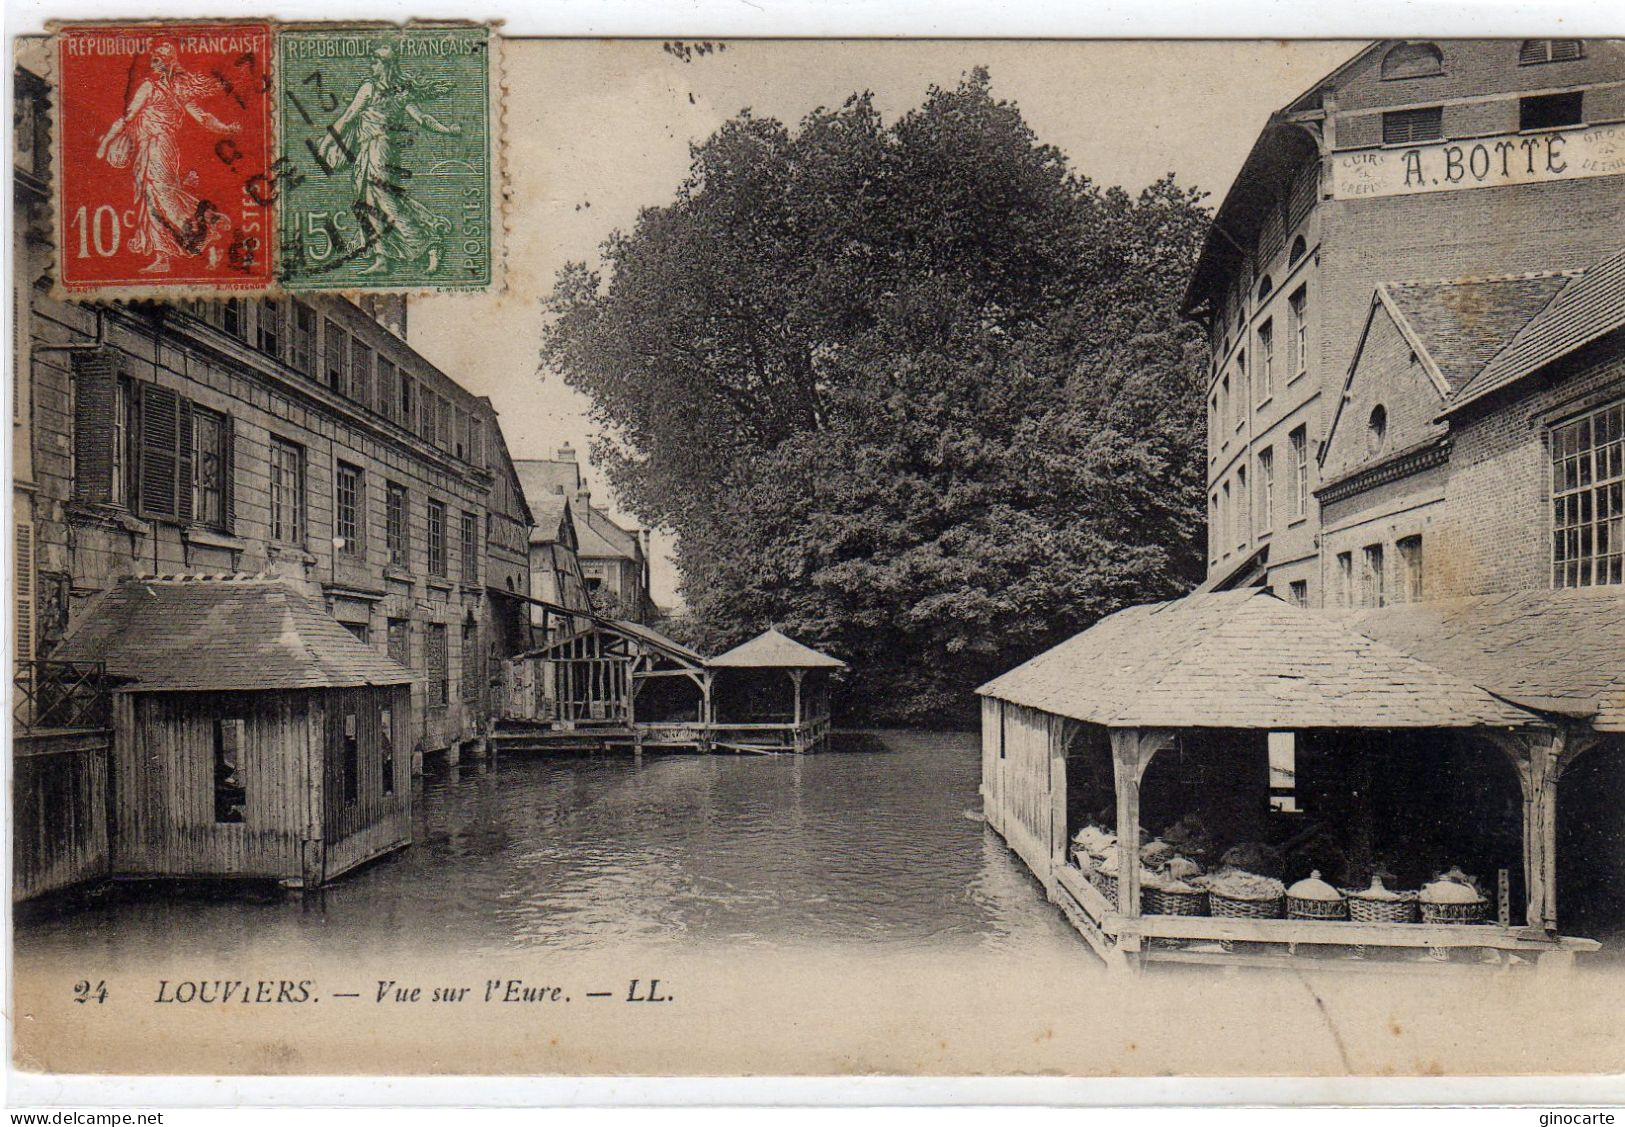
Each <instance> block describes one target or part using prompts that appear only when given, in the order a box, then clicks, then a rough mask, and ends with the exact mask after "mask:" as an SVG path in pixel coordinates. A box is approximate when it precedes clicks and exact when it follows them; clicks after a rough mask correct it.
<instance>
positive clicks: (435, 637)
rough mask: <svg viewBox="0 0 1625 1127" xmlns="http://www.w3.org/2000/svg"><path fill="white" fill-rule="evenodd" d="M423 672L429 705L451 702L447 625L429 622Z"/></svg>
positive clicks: (437, 705)
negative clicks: (448, 679) (447, 655)
mask: <svg viewBox="0 0 1625 1127" xmlns="http://www.w3.org/2000/svg"><path fill="white" fill-rule="evenodd" d="M423 672H424V679H425V680H426V681H427V682H428V692H429V701H428V703H429V707H430V708H444V707H446V705H447V704H448V703H450V699H451V698H450V692H449V686H447V684H446V677H447V668H446V625H445V623H443V622H431V623H429V625H428V627H427V629H426V632H425V634H424V638H423Z"/></svg>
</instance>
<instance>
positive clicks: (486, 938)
mask: <svg viewBox="0 0 1625 1127" xmlns="http://www.w3.org/2000/svg"><path fill="white" fill-rule="evenodd" d="M979 774H980V758H979V755H978V749H977V743H976V738H975V736H974V735H970V734H964V733H936V732H930V733H928V732H884V733H865V734H858V733H852V734H841V735H837V736H836V737H835V738H834V740H833V741H832V746H831V747H830V749H829V750H828V751H827V752H825V753H822V754H817V755H809V756H772V757H758V756H742V757H736V756H724V755H716V756H689V755H684V756H675V755H666V756H656V755H649V756H645V757H643V758H642V759H641V760H639V761H634V759H633V758H632V757H631V756H627V755H622V756H617V757H596V758H570V759H555V758H536V757H530V756H525V755H522V754H511V755H507V756H502V757H499V758H497V759H496V760H494V761H489V762H484V761H465V762H464V763H463V764H462V765H461V766H460V767H451V768H448V767H445V766H442V765H439V764H437V763H435V762H434V761H432V760H431V762H430V765H429V768H428V773H427V774H426V775H425V777H424V778H423V779H422V780H420V781H419V783H418V784H417V785H418V786H419V787H420V789H419V790H418V792H417V793H416V794H415V796H414V810H415V822H416V824H415V826H414V831H413V844H412V845H411V846H410V847H409V848H407V849H404V850H401V851H399V852H397V853H395V854H393V855H391V856H388V857H385V858H383V859H381V860H380V861H377V862H375V863H373V864H372V865H369V866H367V867H366V868H364V869H362V870H359V871H357V872H354V873H351V874H349V875H347V876H345V877H343V878H341V879H340V880H338V881H336V882H335V883H334V884H332V885H331V886H330V887H328V888H327V889H325V890H323V891H321V892H320V893H314V894H310V895H305V896H300V895H297V894H290V895H284V894H280V893H276V894H270V895H267V894H264V893H263V892H262V893H258V894H256V893H254V892H251V891H249V890H246V889H235V890H230V891H227V892H225V893H224V894H223V893H222V891H221V890H220V889H217V888H194V889H189V890H183V891H181V892H179V893H177V891H175V890H173V889H170V888H166V887H163V886H152V885H136V886H121V887H117V888H114V889H112V890H103V891H101V892H99V893H97V894H95V895H93V896H89V897H78V898H70V899H67V900H61V901H57V902H55V903H54V904H52V905H47V906H45V907H44V908H43V909H40V908H35V909H33V910H31V911H29V912H26V913H25V914H24V918H23V919H22V920H21V921H20V923H19V927H18V931H17V943H18V951H19V954H23V955H25V956H26V954H28V953H31V952H32V953H37V954H47V953H48V954H50V955H95V956H97V957H98V959H99V961H102V962H105V963H106V964H109V965H127V964H130V963H137V964H139V963H145V962H147V961H149V960H151V959H152V958H154V957H158V958H164V959H174V958H176V957H180V956H185V955H189V954H206V955H208V956H210V957H211V958H215V957H226V958H230V957H232V956H234V955H245V956H246V955H253V956H256V957H264V956H265V955H266V954H267V953H268V952H270V951H275V952H277V953H278V954H282V955H297V954H309V955H317V956H320V955H328V956H331V955H333V954H335V953H345V954H347V955H354V954H368V955H371V954H390V953H394V952H415V951H422V950H425V949H430V950H440V951H445V950H455V951H459V952H462V953H464V954H478V953H522V952H526V951H534V950H539V949H546V950H550V951H559V952H588V951H604V950H610V949H616V948H636V949H651V948H653V949H664V950H667V951H673V952H674V953H679V954H680V953H681V951H682V949H683V948H694V949H705V950H709V951H716V950H718V949H723V948H731V947H746V948H757V949H761V948H775V947H784V948H789V947H817V948H825V949H828V948H830V947H831V946H832V945H865V946H872V947H880V948H887V949H890V950H892V951H896V952H917V953H931V952H939V951H965V950H967V949H969V950H976V949H981V950H989V949H992V950H1003V951H1009V952H1011V953H1018V952H1024V953H1027V954H1038V953H1062V954H1064V953H1068V952H1070V953H1072V954H1073V955H1074V956H1076V955H1080V954H1081V953H1082V952H1081V950H1080V948H1082V946H1083V942H1082V940H1081V939H1080V938H1079V937H1078V936H1077V935H1076V933H1074V932H1073V931H1071V929H1070V928H1069V927H1068V926H1067V925H1066V923H1065V922H1064V920H1063V919H1062V918H1061V916H1060V913H1059V912H1057V911H1056V909H1055V908H1054V907H1053V906H1052V905H1050V904H1048V903H1046V901H1045V900H1044V896H1043V891H1042V889H1041V887H1040V886H1039V885H1038V883H1037V882H1036V881H1034V880H1033V879H1032V878H1031V876H1029V875H1028V874H1027V873H1026V871H1025V870H1024V869H1023V868H1022V867H1021V865H1020V863H1019V862H1018V861H1017V860H1016V858H1015V857H1014V856H1013V855H1012V854H1011V853H1010V852H1009V851H1008V850H1007V849H1006V848H1005V847H1004V845H1003V844H1002V843H1001V842H1000V841H999V840H998V838H997V837H996V836H995V835H994V834H993V833H992V832H991V831H989V830H988V829H987V828H986V826H985V825H984V824H983V822H982V819H981V814H980V809H981V799H980V797H979V795H978V794H977V785H978V781H979Z"/></svg>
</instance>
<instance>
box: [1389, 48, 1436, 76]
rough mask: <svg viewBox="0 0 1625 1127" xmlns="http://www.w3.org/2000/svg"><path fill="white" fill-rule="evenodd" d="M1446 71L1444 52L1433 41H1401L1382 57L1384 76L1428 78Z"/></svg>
mask: <svg viewBox="0 0 1625 1127" xmlns="http://www.w3.org/2000/svg"><path fill="white" fill-rule="evenodd" d="M1443 73H1444V52H1443V51H1440V50H1439V49H1438V48H1437V47H1435V46H1434V45H1433V44H1431V43H1401V44H1400V45H1399V46H1398V47H1395V48H1393V49H1392V50H1390V51H1389V52H1388V53H1387V54H1386V55H1384V56H1383V57H1382V76H1383V77H1384V78H1426V77H1427V76H1428V75H1430V74H1443Z"/></svg>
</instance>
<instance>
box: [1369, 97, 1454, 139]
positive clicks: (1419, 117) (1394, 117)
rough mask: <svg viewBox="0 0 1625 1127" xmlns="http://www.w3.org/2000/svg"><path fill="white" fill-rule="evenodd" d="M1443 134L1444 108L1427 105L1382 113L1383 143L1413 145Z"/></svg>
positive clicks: (1437, 137)
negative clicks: (1423, 107) (1420, 107)
mask: <svg viewBox="0 0 1625 1127" xmlns="http://www.w3.org/2000/svg"><path fill="white" fill-rule="evenodd" d="M1443 136H1444V108H1443V107H1442V106H1428V107H1427V108H1425V109H1419V110H1389V111H1388V112H1387V113H1385V114H1383V115H1382V143H1383V144H1384V145H1414V144H1416V143H1417V142H1419V141H1437V140H1439V139H1440V138H1442V137H1443Z"/></svg>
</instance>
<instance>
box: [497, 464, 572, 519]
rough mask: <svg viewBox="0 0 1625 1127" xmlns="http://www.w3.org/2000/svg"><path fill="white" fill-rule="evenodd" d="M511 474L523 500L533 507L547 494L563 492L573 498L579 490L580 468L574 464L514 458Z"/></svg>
mask: <svg viewBox="0 0 1625 1127" xmlns="http://www.w3.org/2000/svg"><path fill="white" fill-rule="evenodd" d="M513 472H514V473H515V474H516V475H517V476H518V478H519V488H520V489H522V490H524V493H525V500H527V501H529V502H530V503H531V505H532V506H533V507H534V506H535V504H536V502H537V500H538V499H539V498H541V497H545V496H547V495H548V494H549V493H559V492H561V491H562V492H563V493H564V495H565V496H567V497H573V496H575V492H576V490H577V489H580V488H581V467H580V466H578V465H576V463H574V462H554V461H549V460H547V459H539V458H515V459H514V460H513Z"/></svg>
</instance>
